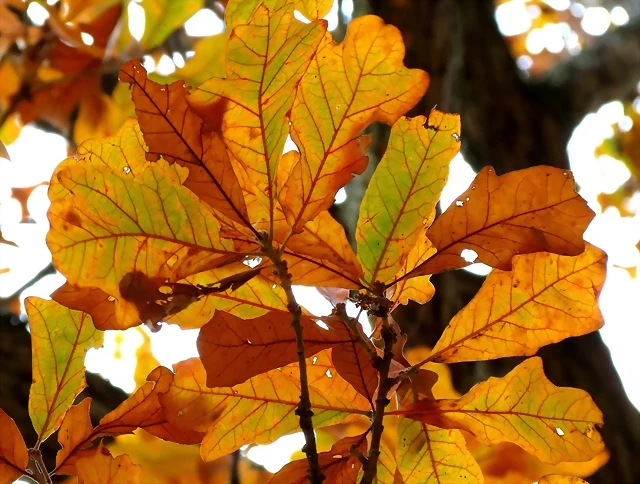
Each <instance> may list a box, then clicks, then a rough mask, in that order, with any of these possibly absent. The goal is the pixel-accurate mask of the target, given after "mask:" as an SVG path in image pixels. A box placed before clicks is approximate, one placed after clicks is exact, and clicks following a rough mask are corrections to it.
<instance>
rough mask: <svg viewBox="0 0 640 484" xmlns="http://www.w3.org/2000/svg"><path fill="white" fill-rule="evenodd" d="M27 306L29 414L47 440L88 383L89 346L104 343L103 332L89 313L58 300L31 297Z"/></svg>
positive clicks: (40, 434) (38, 431) (42, 438)
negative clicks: (30, 351)
mask: <svg viewBox="0 0 640 484" xmlns="http://www.w3.org/2000/svg"><path fill="white" fill-rule="evenodd" d="M25 307H26V310H27V315H28V316H29V326H30V328H31V340H32V348H33V355H32V364H33V384H32V385H31V390H30V392H29V416H30V417H31V421H32V423H33V427H34V428H35V430H36V432H37V433H38V442H43V441H44V440H46V439H47V437H49V436H50V435H51V434H52V433H53V432H55V431H56V430H57V429H58V428H59V427H60V424H61V423H62V419H63V418H64V415H65V413H67V410H68V409H69V407H71V404H72V403H73V401H74V399H75V398H76V397H77V396H78V394H79V393H80V392H81V391H82V390H83V389H84V388H85V387H86V380H85V377H84V372H85V370H84V357H85V355H86V353H87V351H88V350H89V348H98V347H100V346H102V332H100V331H96V329H95V327H94V326H93V322H92V321H91V317H90V316H89V315H88V314H86V313H81V312H79V311H74V310H71V309H68V308H66V307H64V306H62V305H61V304H58V303H57V302H55V301H47V300H44V299H40V298H36V297H30V298H28V299H27V300H26V301H25Z"/></svg>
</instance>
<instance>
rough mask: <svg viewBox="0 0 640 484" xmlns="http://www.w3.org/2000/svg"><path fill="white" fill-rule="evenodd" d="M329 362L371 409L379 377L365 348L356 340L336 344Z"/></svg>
mask: <svg viewBox="0 0 640 484" xmlns="http://www.w3.org/2000/svg"><path fill="white" fill-rule="evenodd" d="M331 362H332V363H333V365H334V366H335V368H336V371H337V372H338V374H339V375H340V376H341V377H342V378H344V379H345V380H347V381H348V382H349V383H351V385H353V388H355V389H356V390H357V391H358V393H360V395H362V396H363V397H365V398H366V399H367V400H368V401H369V402H370V403H371V407H372V409H373V399H374V395H375V393H376V390H377V388H378V380H379V378H378V370H376V369H375V368H374V367H373V365H372V363H371V358H370V357H369V354H368V353H367V350H365V349H364V348H363V347H362V345H360V344H359V343H358V342H357V341H350V342H349V343H345V344H341V345H337V346H335V347H334V348H333V349H332V350H331Z"/></svg>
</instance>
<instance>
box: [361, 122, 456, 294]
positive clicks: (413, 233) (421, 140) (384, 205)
mask: <svg viewBox="0 0 640 484" xmlns="http://www.w3.org/2000/svg"><path fill="white" fill-rule="evenodd" d="M459 149H460V117H459V116H458V115H454V114H445V113H441V112H440V111H437V110H435V109H434V110H432V111H431V114H430V115H429V119H428V120H427V118H425V117H424V116H417V117H415V118H412V119H409V118H400V119H399V120H398V121H397V122H396V123H395V124H394V125H393V127H392V128H391V135H390V137H389V144H388V146H387V151H386V152H385V154H384V156H383V157H382V160H380V164H379V165H378V166H377V167H376V171H375V172H374V174H373V176H372V177H371V181H370V182H369V186H368V188H367V191H366V192H365V194H364V198H363V199H362V204H361V205H360V216H359V218H358V225H357V228H356V242H357V244H358V259H359V260H360V263H361V264H362V268H363V270H364V279H365V281H367V282H374V281H380V282H387V281H389V280H391V278H392V277H393V276H394V275H395V274H396V273H397V272H398V271H399V270H400V269H401V265H402V263H403V262H404V260H405V258H406V257H407V254H408V253H409V251H410V250H411V249H412V248H413V247H414V246H415V245H416V243H417V241H418V236H419V233H420V231H421V230H424V227H423V225H422V221H423V220H424V219H426V218H427V217H429V215H430V214H431V213H432V211H433V210H434V208H435V206H436V203H437V202H438V200H439V199H440V194H441V192H442V189H443V188H444V185H445V183H446V182H447V178H448V177H449V163H450V162H451V160H452V159H453V157H454V156H455V155H456V153H458V151H459Z"/></svg>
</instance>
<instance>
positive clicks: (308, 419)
mask: <svg viewBox="0 0 640 484" xmlns="http://www.w3.org/2000/svg"><path fill="white" fill-rule="evenodd" d="M264 250H265V255H266V256H267V257H269V259H271V262H272V263H273V266H274V268H275V271H276V274H277V275H278V277H279V278H280V284H281V285H282V288H283V289H284V292H285V294H286V295H287V307H288V309H289V312H290V313H291V326H293V330H294V332H295V335H296V350H297V353H298V365H299V367H300V401H299V402H298V408H297V409H296V412H295V413H296V415H297V416H298V417H299V418H300V429H301V430H302V433H303V434H304V438H305V445H304V447H302V451H303V452H304V453H305V454H306V456H307V461H308V463H309V469H308V470H307V473H308V474H309V482H311V483H312V484H322V481H324V479H325V477H324V474H323V473H322V469H321V468H320V462H319V460H318V448H317V446H316V436H315V433H314V431H313V421H312V417H313V411H312V410H311V400H310V397H309V381H308V379H307V361H306V356H305V348H304V339H303V334H302V323H301V321H300V318H301V316H302V308H301V307H300V305H299V304H298V302H297V301H296V298H295V296H294V294H293V289H292V283H291V274H289V268H288V266H287V262H286V261H285V260H283V259H282V257H281V255H280V253H279V252H278V251H277V250H275V249H274V248H273V247H272V246H271V245H270V243H269V244H268V245H267V246H266V247H265V249H264Z"/></svg>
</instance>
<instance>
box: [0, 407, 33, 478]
mask: <svg viewBox="0 0 640 484" xmlns="http://www.w3.org/2000/svg"><path fill="white" fill-rule="evenodd" d="M28 464H29V452H28V450H27V446H26V445H25V443H24V439H23V438H22V435H21V434H20V430H18V427H17V426H16V424H15V422H14V421H13V419H12V418H11V417H9V416H8V415H7V414H6V413H4V412H3V411H2V409H0V483H2V484H5V483H6V484H9V483H11V482H13V481H15V480H16V479H18V478H19V477H20V476H21V475H22V474H24V473H25V472H26V469H27V465H28Z"/></svg>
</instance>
